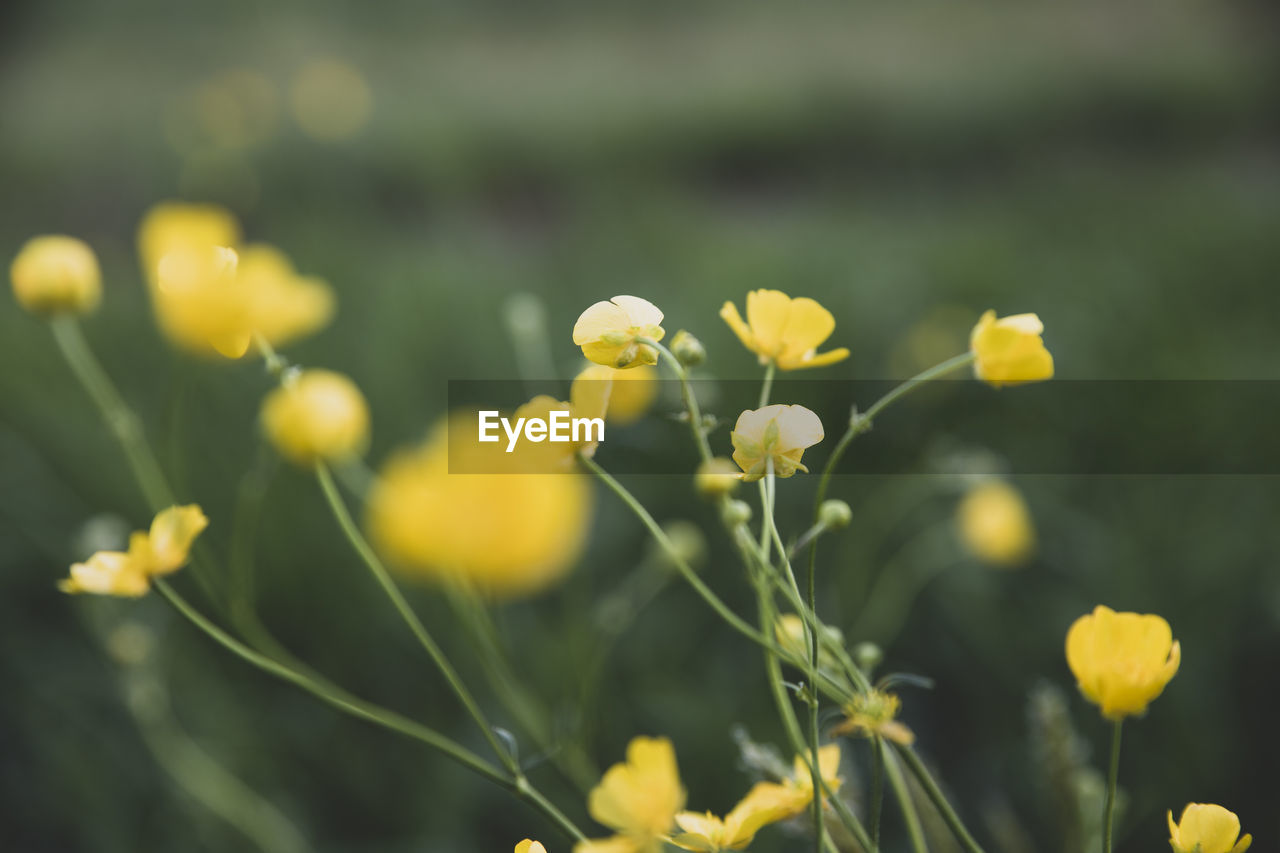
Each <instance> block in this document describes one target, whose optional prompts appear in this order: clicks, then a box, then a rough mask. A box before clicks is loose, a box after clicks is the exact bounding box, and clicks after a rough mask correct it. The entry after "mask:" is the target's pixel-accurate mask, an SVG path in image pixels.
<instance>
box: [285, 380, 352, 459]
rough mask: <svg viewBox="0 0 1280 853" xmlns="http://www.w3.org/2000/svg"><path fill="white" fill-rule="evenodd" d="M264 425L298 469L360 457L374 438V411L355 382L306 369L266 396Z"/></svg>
mask: <svg viewBox="0 0 1280 853" xmlns="http://www.w3.org/2000/svg"><path fill="white" fill-rule="evenodd" d="M262 426H263V428H264V429H265V431H266V433H267V438H268V439H270V441H271V443H272V444H273V445H275V447H276V449H277V450H279V451H280V452H281V453H282V454H283V455H284V456H286V457H287V458H288V459H290V460H291V461H293V462H295V463H297V464H299V465H312V464H314V463H316V462H319V461H326V462H327V461H332V460H336V459H342V458H344V457H347V456H351V455H353V454H356V453H359V452H360V451H361V450H363V449H364V445H365V444H366V443H367V441H368V438H369V407H368V405H367V404H366V403H365V400H364V396H363V395H362V394H361V393H360V389H359V388H357V387H356V386H355V383H353V382H352V381H351V380H350V379H348V378H347V377H345V376H343V375H342V374H340V373H334V372H333V371H330V370H304V371H302V372H301V373H299V374H298V376H297V377H296V379H294V380H293V381H291V382H287V383H286V384H285V385H282V386H281V387H280V388H277V389H276V390H274V391H272V392H271V393H270V394H268V395H267V398H266V400H264V401H263V403H262Z"/></svg>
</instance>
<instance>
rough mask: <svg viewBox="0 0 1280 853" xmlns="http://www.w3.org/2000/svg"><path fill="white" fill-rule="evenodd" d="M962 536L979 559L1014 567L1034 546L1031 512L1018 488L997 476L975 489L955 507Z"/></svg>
mask: <svg viewBox="0 0 1280 853" xmlns="http://www.w3.org/2000/svg"><path fill="white" fill-rule="evenodd" d="M956 521H957V525H958V527H959V531H960V539H961V541H962V542H964V545H965V547H966V548H968V549H969V551H971V552H972V553H973V555H974V556H976V557H977V558H978V559H980V560H983V561H985V562H987V563H991V564H992V565H995V566H1003V567H1013V566H1017V565H1019V564H1020V563H1023V562H1025V561H1026V559H1027V557H1029V556H1030V555H1031V552H1032V550H1033V549H1034V548H1035V541H1036V533H1035V528H1034V527H1033V526H1032V524H1031V513H1029V512H1028V511H1027V505H1026V503H1024V502H1023V500H1022V496H1021V495H1020V494H1018V491H1017V490H1016V489H1014V488H1013V487H1012V486H1010V485H1008V484H1007V483H1003V482H1000V481H998V480H990V481H987V482H985V483H983V484H981V485H979V486H977V487H976V488H974V489H972V490H971V491H970V492H969V493H968V494H966V495H965V496H964V498H963V499H962V500H961V501H960V506H959V508H958V509H957V511H956Z"/></svg>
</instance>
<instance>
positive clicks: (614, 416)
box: [573, 364, 658, 426]
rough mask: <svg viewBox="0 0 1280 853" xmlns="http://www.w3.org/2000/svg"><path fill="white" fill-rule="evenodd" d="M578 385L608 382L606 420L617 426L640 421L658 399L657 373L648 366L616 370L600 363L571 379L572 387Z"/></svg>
mask: <svg viewBox="0 0 1280 853" xmlns="http://www.w3.org/2000/svg"><path fill="white" fill-rule="evenodd" d="M579 382H582V383H610V385H609V386H608V387H609V388H610V389H611V390H610V391H609V392H608V395H607V396H608V401H609V405H608V409H607V412H606V414H605V417H607V418H608V419H609V421H610V422H611V423H615V424H617V425H618V426H626V425H627V424H633V423H635V422H636V421H638V420H640V418H642V417H644V416H645V414H646V413H647V412H648V411H649V407H650V406H652V405H653V401H654V400H655V399H656V398H657V396H658V371H657V370H655V369H654V368H652V367H650V366H648V365H641V366H639V367H635V368H632V369H629V370H618V369H616V368H613V367H606V366H605V365H603V364H592V365H590V366H589V367H587V368H585V369H584V370H583V371H582V372H581V373H579V374H578V375H577V377H576V378H575V379H574V380H573V384H574V387H575V388H576V387H577V385H578V383H579ZM601 387H602V388H603V387H605V386H604V385H602V386H601ZM593 417H594V415H593Z"/></svg>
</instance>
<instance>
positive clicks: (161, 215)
mask: <svg viewBox="0 0 1280 853" xmlns="http://www.w3.org/2000/svg"><path fill="white" fill-rule="evenodd" d="M238 245H240V223H239V222H237V221H236V218H235V217H234V216H232V215H231V213H230V211H228V210H226V209H225V208H223V207H219V206H218V205H215V204H187V203H184V202H178V201H165V202H161V203H159V204H157V205H155V206H154V207H152V208H151V209H150V210H148V211H147V214H146V215H145V216H144V217H143V218H142V223H141V225H139V226H138V256H139V258H140V259H141V261H142V271H143V273H144V274H145V276H146V279H147V282H148V283H149V284H150V285H151V286H152V288H155V287H156V286H158V285H159V273H160V261H161V259H162V258H164V257H165V256H166V255H174V254H177V255H183V254H198V253H200V252H205V251H207V250H208V249H209V248H210V247H211V246H227V247H235V246H238Z"/></svg>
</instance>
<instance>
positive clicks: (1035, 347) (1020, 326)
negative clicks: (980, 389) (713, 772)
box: [969, 311, 1053, 388]
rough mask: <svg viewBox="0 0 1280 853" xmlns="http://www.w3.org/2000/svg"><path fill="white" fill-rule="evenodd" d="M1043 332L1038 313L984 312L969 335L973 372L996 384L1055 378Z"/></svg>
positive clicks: (983, 379)
mask: <svg viewBox="0 0 1280 853" xmlns="http://www.w3.org/2000/svg"><path fill="white" fill-rule="evenodd" d="M1043 332H1044V324H1043V323H1041V322H1040V318H1039V317H1037V316H1036V315H1035V314H1015V315H1013V316H1011V317H1001V318H1000V319H998V320H997V319H996V312H994V311H988V312H987V313H985V314H983V315H982V318H981V319H979V320H978V325H976V326H974V327H973V332H972V334H970V336H969V348H970V349H971V350H973V353H974V355H975V356H976V360H975V361H974V363H973V372H974V375H976V376H977V377H978V378H979V379H981V380H982V381H983V382H986V383H988V384H990V385H993V386H995V387H996V388H999V387H1000V386H1002V385H1016V384H1018V383H1021V382H1037V381H1039V380H1041V379H1050V378H1052V377H1053V356H1052V355H1050V354H1049V351H1048V350H1047V349H1045V348H1044V340H1043V339H1042V338H1041V337H1040V335H1041V334H1042V333H1043Z"/></svg>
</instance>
